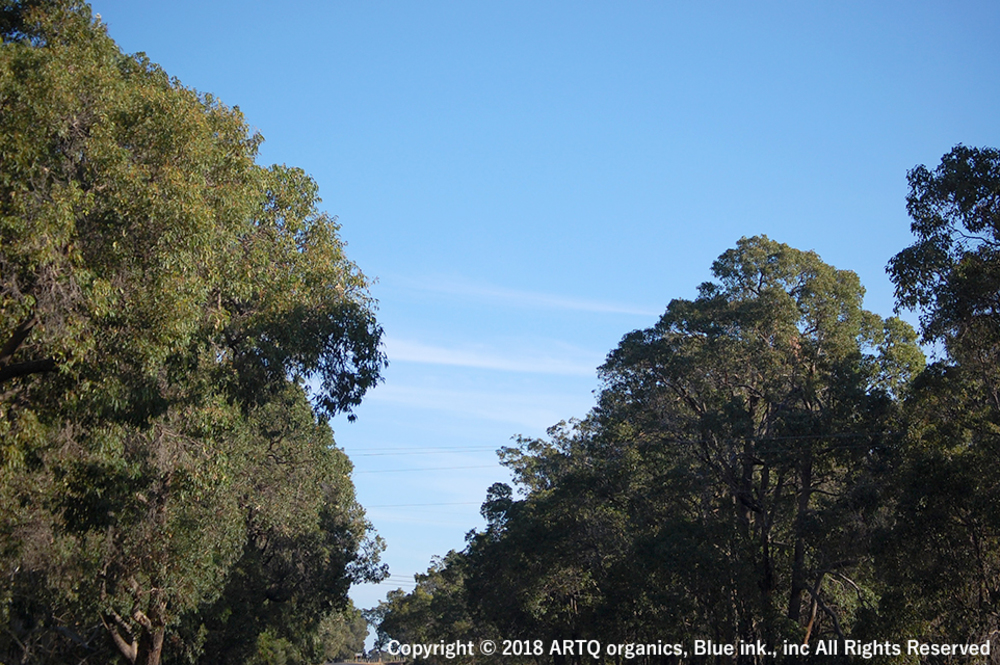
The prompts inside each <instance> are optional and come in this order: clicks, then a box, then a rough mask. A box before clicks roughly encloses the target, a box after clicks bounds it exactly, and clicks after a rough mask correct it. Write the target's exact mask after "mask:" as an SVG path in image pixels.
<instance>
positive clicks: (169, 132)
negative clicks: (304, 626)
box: [0, 0, 385, 663]
mask: <svg viewBox="0 0 1000 665" xmlns="http://www.w3.org/2000/svg"><path fill="white" fill-rule="evenodd" d="M0 34H2V38H3V43H2V47H0V109H2V112H0V543H2V546H0V567H2V568H0V570H2V574H3V576H4V579H5V580H8V581H9V582H8V583H5V584H4V585H0V609H2V615H0V618H2V620H3V622H4V623H5V626H6V630H4V631H2V636H0V649H2V652H0V653H3V654H4V655H3V658H4V659H5V660H17V661H18V662H55V661H64V662H72V659H73V658H80V659H82V658H85V657H91V658H99V656H97V655H95V654H100V653H102V650H105V651H106V650H107V649H114V650H115V651H116V652H117V653H118V654H119V655H120V657H121V658H123V659H125V660H126V661H129V662H133V663H156V662H159V660H160V658H161V655H162V653H163V649H164V645H165V644H167V646H168V648H169V647H170V645H171V644H173V642H172V641H171V640H173V641H174V642H176V640H177V639H179V638H178V634H177V633H173V635H174V637H171V638H169V639H168V633H170V631H172V630H173V628H174V627H175V626H177V625H178V621H179V620H180V618H181V617H182V616H184V615H185V614H186V613H190V612H196V611H198V608H204V607H207V604H208V603H211V602H212V601H213V599H215V598H216V597H217V596H218V594H219V593H220V590H221V589H222V588H223V587H224V586H225V585H226V584H227V580H228V579H229V576H230V575H231V574H232V573H233V571H234V570H236V568H234V566H236V565H237V562H241V563H240V564H239V566H240V567H239V570H241V571H243V573H244V574H247V575H251V574H252V575H265V576H268V575H269V576H271V580H272V583H273V586H274V587H275V588H274V589H273V591H274V593H275V594H278V595H288V594H291V595H294V594H295V593H298V592H297V591H295V589H294V588H293V589H291V590H289V589H288V588H287V585H292V586H293V587H294V585H295V584H297V585H299V586H300V587H301V586H302V585H303V584H305V583H306V580H304V579H300V580H298V581H297V582H294V584H293V580H292V579H289V578H282V575H283V574H284V573H282V572H281V571H280V570H278V568H282V567H283V566H284V567H286V568H287V569H288V571H294V570H298V569H299V568H300V567H301V566H303V565H308V566H309V575H311V576H316V577H318V578H324V581H323V582H322V589H323V591H324V593H326V594H328V595H327V596H326V598H327V599H328V600H329V601H330V602H329V603H327V605H324V607H329V606H332V605H336V604H338V603H341V604H342V603H343V602H344V599H343V592H344V589H345V588H346V584H347V581H348V580H349V579H350V578H351V577H352V576H354V577H369V578H371V577H376V578H377V577H378V576H379V575H380V574H381V572H380V570H379V568H378V566H377V565H376V564H375V562H374V560H373V559H372V556H373V550H372V549H371V547H367V546H366V545H365V542H366V538H367V536H366V523H365V522H364V519H363V514H362V513H361V511H360V509H359V508H358V507H357V505H356V504H355V502H354V499H353V488H352V487H351V484H350V480H349V476H348V474H349V469H350V465H349V462H347V460H346V459H345V458H344V457H343V454H342V453H340V452H338V451H336V450H335V449H333V448H332V438H331V434H330V431H329V426H328V425H327V424H326V423H325V422H324V420H325V418H326V417H327V416H329V415H332V414H334V413H337V412H342V411H347V412H350V410H351V408H352V407H354V406H355V405H357V404H358V403H359V402H360V399H361V397H362V395H363V394H364V393H365V391H366V390H367V389H368V388H370V387H371V386H372V385H374V384H375V383H376V382H377V381H378V379H379V376H380V372H381V369H382V367H383V366H384V363H385V360H384V356H383V354H382V352H381V349H380V344H379V342H380V336H381V329H380V327H379V326H378V324H377V323H376V321H375V319H374V315H373V309H374V307H373V302H372V301H371V299H370V298H369V296H368V295H367V284H366V281H365V278H364V276H363V275H362V274H361V273H360V271H359V270H358V269H357V267H356V266H355V265H354V264H352V263H351V262H350V261H349V260H347V259H346V258H345V256H344V253H343V245H342V243H341V241H340V240H339V237H338V235H337V231H338V227H337V223H336V220H335V219H332V218H330V217H329V216H327V215H326V214H324V213H322V212H320V211H319V209H318V207H317V206H318V201H319V199H318V197H317V188H316V185H315V183H314V182H313V181H312V180H311V179H310V178H308V177H307V176H306V175H305V174H304V173H303V172H302V171H301V170H299V169H294V168H288V167H283V166H275V167H271V168H263V167H261V166H258V165H257V164H256V162H255V159H256V153H257V148H258V145H259V143H260V141H261V138H260V136H259V135H257V134H254V133H252V132H250V131H249V129H248V127H247V125H246V123H245V122H244V120H243V117H242V115H241V114H240V112H239V110H238V109H236V108H231V107H227V106H225V105H224V104H222V103H221V102H219V101H218V100H216V99H214V98H213V97H211V96H210V95H207V94H199V93H197V92H196V91H194V90H191V89H188V88H185V87H184V86H183V85H181V84H180V83H179V82H178V81H177V80H176V79H172V78H170V77H169V76H168V75H167V74H166V73H165V72H163V71H162V70H161V69H160V68H159V67H157V66H156V65H154V64H152V63H150V62H149V61H148V60H147V59H146V58H145V57H144V56H142V55H141V54H140V55H137V56H127V55H125V54H123V53H122V52H121V51H120V50H119V49H118V47H117V46H116V45H115V44H114V42H113V41H112V40H111V39H110V38H109V37H108V36H107V34H106V30H105V27H104V26H103V25H102V24H101V23H100V21H99V20H95V19H94V18H93V17H92V16H91V13H90V9H89V7H88V6H87V5H86V4H84V3H82V2H76V1H73V0H24V1H16V0H7V1H5V2H3V3H0ZM306 386H315V390H314V391H313V392H312V394H307V391H306ZM313 405H315V406H313ZM310 543H311V544H310ZM366 547H367V549H366ZM269 548H270V549H269ZM306 549H309V554H308V555H306V554H304V553H303V552H304V551H305V550H306ZM376 549H377V548H376ZM260 551H267V552H269V554H273V553H274V552H278V560H277V561H278V562H275V560H273V559H269V561H271V563H269V564H267V565H268V566H270V569H268V570H262V569H261V567H260V565H258V564H254V563H252V559H253V557H254V556H255V552H258V553H259V552H260ZM303 557H305V558H303ZM265 567H267V566H265ZM265 586H266V585H265ZM269 588H270V587H269ZM296 588H297V587H296ZM291 595H289V597H291ZM175 646H177V648H178V649H179V648H180V646H179V645H175ZM189 646H190V645H189ZM192 648H193V647H192ZM195 650H196V649H195Z"/></svg>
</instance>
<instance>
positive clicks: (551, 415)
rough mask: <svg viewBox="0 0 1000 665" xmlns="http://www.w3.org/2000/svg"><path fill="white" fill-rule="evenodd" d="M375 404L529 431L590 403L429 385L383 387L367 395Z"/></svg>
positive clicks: (581, 411)
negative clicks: (501, 423)
mask: <svg viewBox="0 0 1000 665" xmlns="http://www.w3.org/2000/svg"><path fill="white" fill-rule="evenodd" d="M366 399H368V400H369V402H371V403H374V404H379V403H381V404H392V405H394V406H396V407H406V408H412V409H417V410H419V411H425V412H426V411H446V412H448V413H452V414H455V415H458V416H461V417H464V418H473V419H475V418H483V419H485V420H490V421H495V422H503V423H513V424H515V425H518V426H520V427H525V428H528V430H536V431H544V430H545V428H547V427H549V426H550V425H552V424H554V423H556V422H558V421H559V420H562V419H564V418H568V417H571V416H582V415H584V414H585V413H586V411H587V409H588V408H589V407H590V405H589V404H588V403H587V402H586V401H581V400H578V399H574V398H573V397H571V396H561V395H541V394H525V393H521V394H513V393H507V392H500V391H497V392H488V391H487V392H478V391H469V390H449V389H441V388H433V387H428V386H414V385H410V386H401V385H398V384H396V385H393V384H386V385H384V386H379V388H378V390H374V391H372V393H371V395H370V397H368V398H366Z"/></svg>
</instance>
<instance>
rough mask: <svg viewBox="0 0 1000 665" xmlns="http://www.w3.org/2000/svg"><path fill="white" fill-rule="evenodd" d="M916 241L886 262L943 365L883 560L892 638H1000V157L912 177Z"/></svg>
mask: <svg viewBox="0 0 1000 665" xmlns="http://www.w3.org/2000/svg"><path fill="white" fill-rule="evenodd" d="M909 185H910V192H909V195H908V197H907V210H908V211H909V214H910V217H911V218H912V220H913V221H912V224H911V229H912V231H913V233H914V235H915V236H916V237H915V241H914V243H913V244H912V245H911V246H910V247H907V248H906V249H904V250H903V251H901V252H900V253H899V254H897V255H896V256H895V257H894V258H893V259H892V261H891V262H890V264H889V274H890V276H891V277H892V279H893V281H894V282H895V284H896V295H897V298H898V301H899V304H900V306H902V307H908V308H913V309H917V310H918V311H919V312H920V315H921V324H922V328H923V335H924V339H925V340H927V341H928V342H932V343H935V344H936V345H937V348H938V349H939V351H941V352H943V353H942V354H941V356H942V357H941V358H939V359H938V361H937V362H936V363H934V364H933V365H931V366H930V367H929V368H928V369H927V371H926V372H925V374H924V376H923V377H921V379H920V381H918V382H917V383H916V386H915V388H916V389H915V391H914V396H913V398H912V399H911V400H910V402H909V404H908V407H909V408H908V410H907V421H908V431H907V434H908V436H907V441H906V443H907V446H906V447H905V448H904V449H903V451H902V452H903V454H902V458H901V460H900V463H899V465H898V468H897V473H896V474H895V476H894V480H895V483H894V486H893V488H894V494H895V499H896V502H895V507H896V514H897V516H898V518H897V520H896V522H895V523H894V524H893V528H892V530H891V531H890V532H889V533H890V535H891V537H888V538H886V540H885V547H884V548H882V550H881V554H882V556H883V557H884V558H883V559H882V562H883V563H882V568H883V570H884V574H885V578H886V583H887V586H888V589H889V592H888V593H887V595H886V604H885V605H886V607H885V610H884V612H883V615H884V618H885V621H886V622H887V623H888V624H889V625H890V626H893V627H895V628H896V629H897V630H900V629H910V630H913V631H918V632H920V633H922V634H927V635H930V636H933V637H937V638H941V639H947V640H950V641H959V640H964V641H969V642H972V641H979V642H981V641H983V640H984V639H987V638H989V637H990V636H991V635H993V634H995V633H996V631H997V630H1000V610H998V609H997V604H998V603H1000V596H998V591H997V590H998V589H1000V510H998V506H1000V483H998V482H997V474H996V460H997V458H998V455H1000V435H998V432H1000V371H998V367H1000V151H998V150H996V149H994V148H970V147H967V146H962V145H959V146H956V147H955V148H954V149H953V150H951V151H950V152H949V153H947V154H946V155H944V156H943V157H942V159H941V163H940V164H939V165H938V166H937V167H936V168H934V169H929V168H927V167H926V166H918V167H916V168H915V169H913V170H912V171H910V173H909Z"/></svg>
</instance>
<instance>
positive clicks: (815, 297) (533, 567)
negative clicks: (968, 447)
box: [383, 237, 923, 661]
mask: <svg viewBox="0 0 1000 665" xmlns="http://www.w3.org/2000/svg"><path fill="white" fill-rule="evenodd" d="M713 273H714V275H715V277H716V280H717V281H715V282H710V283H706V284H703V285H702V286H701V287H700V290H699V296H698V298H697V299H695V300H690V301H689V300H674V301H672V302H671V303H670V306H669V307H668V308H667V311H666V313H665V314H664V315H663V317H662V318H661V319H660V321H659V323H657V324H656V325H655V326H654V327H652V328H649V329H646V330H639V331H635V332H633V333H630V334H628V335H626V336H625V338H624V339H623V340H622V342H621V344H620V345H619V346H618V348H617V349H615V350H614V351H612V352H611V354H610V355H609V356H608V360H607V362H606V363H605V364H604V366H603V367H602V368H601V374H602V377H603V379H604V388H603V390H602V391H601V393H600V396H599V399H598V405H597V407H596V408H595V409H594V411H593V412H592V413H591V414H590V416H588V417H587V418H586V419H585V420H584V421H582V422H577V423H571V424H569V425H565V424H564V425H561V426H557V427H556V428H553V429H552V430H551V431H550V437H549V438H548V439H547V440H521V441H520V446H519V447H517V448H508V449H504V450H503V451H502V459H503V460H504V463H505V464H507V465H508V466H509V467H510V468H511V469H512V470H513V471H514V474H515V478H516V480H517V483H518V485H519V487H520V489H521V491H522V493H523V494H524V498H523V499H515V498H514V495H513V493H512V492H511V490H510V488H507V487H505V486H502V485H498V486H494V487H493V488H492V489H491V490H490V493H489V496H488V499H487V502H486V504H484V507H483V510H484V515H485V516H486V517H487V520H488V525H489V526H488V528H487V529H486V531H485V532H483V533H479V534H475V535H473V536H472V538H471V540H470V543H469V547H468V549H467V551H466V553H465V559H464V560H461V561H459V560H457V559H456V560H454V561H451V562H449V564H448V565H449V566H461V567H462V569H463V571H464V572H463V576H464V577H465V579H466V581H465V586H466V588H467V592H468V602H469V604H470V608H471V609H470V612H471V615H472V616H474V617H476V620H477V621H478V622H480V624H483V625H488V626H492V627H494V628H495V630H496V631H497V634H502V635H504V634H514V635H532V636H533V637H538V638H542V639H543V640H547V639H603V640H617V641H625V642H642V641H656V639H657V638H660V637H663V636H664V635H670V636H671V639H674V640H688V641H690V640H691V639H694V638H709V639H714V640H717V641H720V642H724V643H735V642H736V641H737V640H742V641H744V642H751V643H753V642H756V641H757V640H761V641H763V642H765V643H767V644H770V645H775V644H781V643H782V642H783V641H785V640H788V641H810V640H813V641H815V640H816V639H820V638H834V639H837V638H841V639H842V638H844V637H845V636H849V635H852V634H860V633H861V632H863V631H864V630H866V626H865V621H866V619H867V616H866V613H868V614H871V613H874V612H875V611H876V610H877V605H878V594H879V592H880V586H879V582H878V579H877V576H875V575H874V574H873V573H872V565H873V557H872V555H871V548H870V545H871V539H872V537H873V534H874V533H875V529H876V527H877V526H878V523H879V520H880V519H881V518H882V517H883V514H882V512H881V511H880V504H879V500H878V492H877V490H876V489H874V488H875V486H876V484H877V479H878V478H879V477H880V473H881V471H882V468H883V467H884V466H885V465H886V464H888V463H889V462H890V460H891V455H892V451H893V449H894V441H895V438H897V433H896V429H895V428H896V426H897V422H896V419H897V417H898V402H897V397H898V395H900V394H901V393H902V392H903V391H904V390H905V386H906V385H907V384H908V383H909V382H910V380H911V379H912V377H913V376H914V375H916V374H917V373H918V372H919V371H920V370H921V369H922V367H923V355H922V353H921V352H920V350H919V348H918V347H917V346H916V333H915V332H914V331H913V330H912V329H911V328H910V327H909V326H908V325H907V324H905V323H903V322H902V321H900V320H899V319H896V318H889V319H882V318H880V317H878V316H877V315H875V314H873V313H871V312H868V311H866V310H864V309H863V308H862V297H863V294H864V290H863V288H862V287H861V285H860V283H859V281H858V278H857V276H856V275H855V274H854V273H851V272H848V271H842V270H837V269H835V268H833V267H831V266H829V265H827V264H825V263H823V262H822V261H821V260H820V259H819V257H818V256H816V254H815V253H812V252H802V251H798V250H795V249H792V248H790V247H788V246H787V245H782V244H780V243H777V242H774V241H772V240H769V239H768V238H766V237H755V238H745V239H743V240H741V241H740V242H739V243H738V245H737V247H736V248H734V249H732V250H729V251H727V252H726V253H724V254H723V255H722V256H721V257H719V260H718V261H716V262H715V264H714V265H713ZM434 574H435V575H438V576H441V575H444V571H440V570H439V571H435V573H434ZM419 590H420V587H418V591H419ZM416 594H417V592H414V594H411V595H410V596H407V597H403V596H401V597H393V598H390V599H389V601H388V604H387V606H386V608H385V610H386V612H385V613H386V617H387V618H386V621H385V622H384V624H383V625H387V626H389V627H390V628H393V629H395V630H397V631H400V632H401V633H402V634H406V631H407V630H412V629H413V625H412V623H411V624H407V623H406V620H405V617H406V616H407V612H412V608H413V607H415V604H416V603H417V602H418V599H417V597H416ZM454 595H455V592H454V591H452V592H449V597H453V596H454ZM426 602H427V604H428V607H431V606H433V603H432V602H431V601H426ZM424 623H425V624H428V623H429V622H426V621H425V622H424ZM407 626H409V627H407ZM442 637H443V636H442ZM760 659H763V656H761V657H760ZM556 660H557V661H558V660H559V659H558V658H556Z"/></svg>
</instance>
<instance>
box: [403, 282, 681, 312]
mask: <svg viewBox="0 0 1000 665" xmlns="http://www.w3.org/2000/svg"><path fill="white" fill-rule="evenodd" d="M403 281H404V282H405V286H407V287H408V288H413V289H418V290H420V291H428V292H432V293H442V294H447V295H456V296H465V297H469V298H475V299H478V300H489V301H492V302H502V303H505V304H508V305H513V306H517V307H532V308H541V309H562V310H573V311H578V312H594V313H597V314H626V315H630V316H658V315H660V314H662V313H663V310H662V308H661V309H656V308H654V307H642V306H639V305H633V304H627V303H613V302H607V301H602V300H590V299H587V298H572V297H567V296H560V295H554V294H550V293H539V292H534V291H520V290H517V289H507V288H503V287H499V286H490V285H484V284H473V283H471V282H466V281H463V280H460V279H454V278H439V279H406V280H403Z"/></svg>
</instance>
